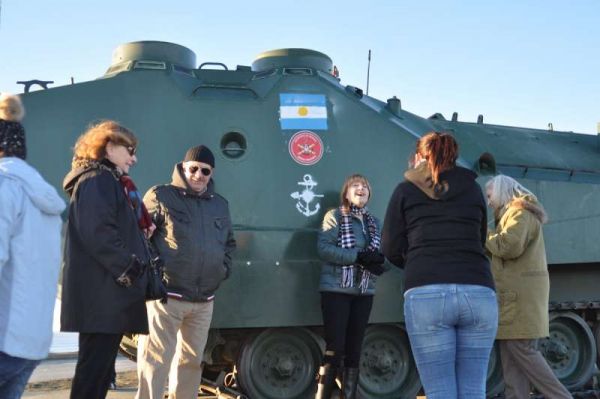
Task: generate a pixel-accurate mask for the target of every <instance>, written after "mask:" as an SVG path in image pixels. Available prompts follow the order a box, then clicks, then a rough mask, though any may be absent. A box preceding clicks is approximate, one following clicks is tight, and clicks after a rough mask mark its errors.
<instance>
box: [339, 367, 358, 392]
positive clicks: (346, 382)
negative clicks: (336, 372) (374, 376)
mask: <svg viewBox="0 0 600 399" xmlns="http://www.w3.org/2000/svg"><path fill="white" fill-rule="evenodd" d="M357 386H358V368H349V367H347V368H345V369H344V376H343V377H342V399H356V387H357Z"/></svg>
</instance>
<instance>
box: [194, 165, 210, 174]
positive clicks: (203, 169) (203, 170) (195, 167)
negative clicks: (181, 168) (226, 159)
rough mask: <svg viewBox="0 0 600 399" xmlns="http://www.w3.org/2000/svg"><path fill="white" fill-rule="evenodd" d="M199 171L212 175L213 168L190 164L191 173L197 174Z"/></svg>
mask: <svg viewBox="0 0 600 399" xmlns="http://www.w3.org/2000/svg"><path fill="white" fill-rule="evenodd" d="M197 171H200V172H202V174H203V175H204V176H210V174H211V173H212V169H210V168H201V167H200V166H196V165H194V166H190V167H189V168H188V172H190V174H191V175H193V174H195V173H196V172H197Z"/></svg>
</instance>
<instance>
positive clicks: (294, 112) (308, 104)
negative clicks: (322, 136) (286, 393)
mask: <svg viewBox="0 0 600 399" xmlns="http://www.w3.org/2000/svg"><path fill="white" fill-rule="evenodd" d="M279 104H280V105H279V121H280V122H281V128H282V129H290V130H297V129H313V130H327V106H326V104H325V95H324V94H296V93H281V94H279Z"/></svg>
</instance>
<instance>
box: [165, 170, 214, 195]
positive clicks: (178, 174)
mask: <svg viewBox="0 0 600 399" xmlns="http://www.w3.org/2000/svg"><path fill="white" fill-rule="evenodd" d="M171 185H172V186H175V187H178V188H180V189H182V190H184V191H185V192H186V193H187V194H190V195H195V196H198V197H200V198H204V197H211V196H213V195H214V193H215V184H214V182H213V179H212V177H211V178H210V180H209V181H208V184H207V185H206V190H205V191H204V192H203V193H202V194H198V192H196V191H194V190H192V188H191V187H190V185H189V183H188V182H187V179H186V178H185V174H184V172H183V162H179V163H178V164H175V167H174V168H173V175H172V176H171Z"/></svg>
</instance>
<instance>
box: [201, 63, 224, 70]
mask: <svg viewBox="0 0 600 399" xmlns="http://www.w3.org/2000/svg"><path fill="white" fill-rule="evenodd" d="M206 65H215V66H220V67H223V69H224V70H226V71H229V68H227V65H225V64H223V63H222V62H203V63H202V64H200V66H199V67H198V69H202V67H203V66H206Z"/></svg>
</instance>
